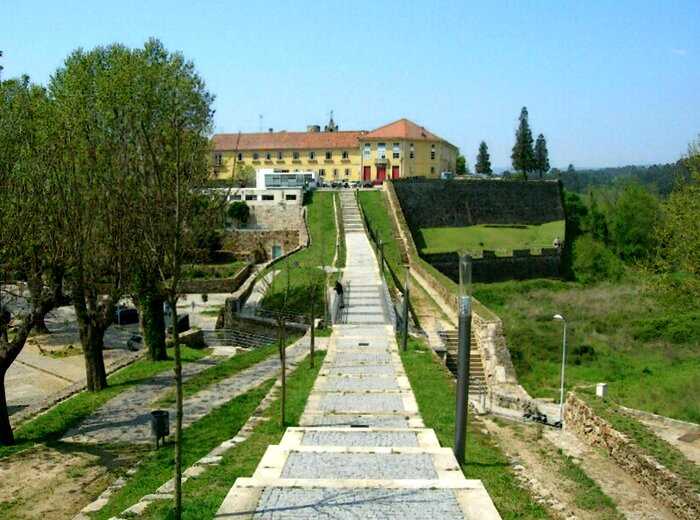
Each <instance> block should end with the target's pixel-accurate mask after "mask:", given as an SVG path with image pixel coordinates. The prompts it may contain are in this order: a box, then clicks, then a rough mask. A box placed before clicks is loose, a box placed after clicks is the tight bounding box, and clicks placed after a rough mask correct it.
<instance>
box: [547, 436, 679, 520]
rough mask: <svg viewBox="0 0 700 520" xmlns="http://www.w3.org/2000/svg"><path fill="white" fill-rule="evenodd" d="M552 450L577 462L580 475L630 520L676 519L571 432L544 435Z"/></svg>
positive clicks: (618, 468) (617, 468) (621, 471)
mask: <svg viewBox="0 0 700 520" xmlns="http://www.w3.org/2000/svg"><path fill="white" fill-rule="evenodd" d="M545 437H546V438H547V440H548V441H550V442H551V443H552V445H553V446H556V447H558V448H560V449H561V450H562V451H563V452H564V453H566V454H567V455H569V456H570V457H572V458H574V459H576V460H578V461H579V463H580V465H581V467H582V468H583V469H584V471H585V472H586V473H587V474H588V476H589V477H591V478H592V479H593V480H595V481H596V482H597V483H598V485H599V486H600V487H601V489H602V490H603V492H604V493H605V494H606V495H608V496H609V497H610V498H612V499H613V500H614V501H615V503H616V504H617V507H618V509H619V510H620V511H621V512H622V513H623V514H624V515H625V517H626V518H628V519H631V520H676V518H677V517H676V516H675V515H674V514H673V513H672V512H671V511H670V509H669V508H667V507H666V506H665V505H663V504H661V503H660V502H659V501H657V500H656V499H655V498H653V497H652V496H651V495H650V494H649V492H648V491H647V490H646V489H645V488H643V487H642V486H641V485H640V484H639V483H638V482H637V481H636V480H634V479H633V478H632V477H631V476H630V475H628V474H627V473H625V472H624V471H623V470H622V469H621V468H620V467H619V466H618V465H617V464H615V463H614V462H613V461H612V460H610V459H608V458H607V457H606V456H605V454H603V453H602V452H600V451H598V450H595V449H593V448H591V447H589V446H588V445H586V444H584V443H583V442H582V441H581V440H580V439H579V438H578V437H576V435H574V434H573V433H571V432H566V431H563V432H562V431H558V430H556V431H555V430H550V431H548V432H547V433H546V434H545Z"/></svg>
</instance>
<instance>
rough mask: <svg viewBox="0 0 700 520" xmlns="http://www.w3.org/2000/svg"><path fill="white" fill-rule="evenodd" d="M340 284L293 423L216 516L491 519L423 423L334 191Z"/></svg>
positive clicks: (353, 219) (370, 270) (354, 221)
mask: <svg viewBox="0 0 700 520" xmlns="http://www.w3.org/2000/svg"><path fill="white" fill-rule="evenodd" d="M341 198H342V207H343V220H344V224H345V231H346V236H345V238H346V244H347V255H348V256H347V267H346V269H345V270H344V276H343V283H344V284H345V286H346V287H349V290H348V291H347V292H346V295H347V306H346V307H347V308H346V312H345V313H344V315H343V317H342V322H343V323H341V324H336V325H334V327H333V334H332V335H331V338H330V343H329V347H328V353H327V355H326V358H325V360H324V363H323V366H322V368H321V371H320V373H319V377H318V378H317V380H316V383H315V386H314V388H313V391H312V393H311V395H310V396H309V399H308V402H307V405H306V408H305V410H304V414H303V416H302V418H301V421H300V424H301V426H300V427H298V428H288V429H287V431H286V433H285V435H284V437H283V439H282V441H281V443H280V444H279V445H275V446H269V447H268V449H267V451H266V453H265V455H264V456H263V459H262V460H261V461H260V464H259V465H258V468H257V469H256V471H255V473H254V474H253V476H252V477H251V478H239V479H237V480H236V482H235V483H232V484H233V487H232V488H231V490H230V491H229V493H228V495H227V497H226V499H225V500H224V502H223V503H222V505H221V507H220V509H219V511H218V513H217V515H216V518H218V519H230V518H254V519H270V520H272V519H312V518H314V519H316V518H334V519H343V518H403V519H426V518H440V519H458V518H470V519H471V518H474V519H476V518H478V519H487V520H488V519H495V518H500V516H499V515H498V512H497V511H496V509H495V507H494V506H493V503H492V501H491V499H490V497H489V495H488V493H487V492H486V490H485V488H484V486H483V484H482V483H481V481H478V480H467V479H465V478H464V475H463V474H462V471H461V469H460V468H459V466H458V464H457V461H456V460H455V458H454V455H453V453H452V451H451V449H449V448H442V447H440V444H439V442H438V440H437V438H436V436H435V433H434V432H433V430H431V429H428V428H425V427H424V424H423V420H422V418H421V416H420V414H419V412H418V407H417V404H416V401H415V398H414V396H413V392H412V390H411V387H410V384H409V382H408V378H407V377H406V374H405V372H404V370H403V366H402V364H401V359H400V357H399V353H398V347H397V343H396V340H395V336H394V327H393V325H392V309H391V306H390V305H389V302H388V293H387V290H386V286H385V285H384V283H383V281H382V279H381V277H380V274H379V270H378V268H377V262H376V258H375V255H374V252H373V250H372V248H371V245H370V243H369V240H368V239H367V236H366V234H365V232H364V229H363V227H362V223H361V218H360V215H359V210H358V208H357V205H356V202H355V198H354V194H353V193H352V192H346V193H343V194H342V195H341Z"/></svg>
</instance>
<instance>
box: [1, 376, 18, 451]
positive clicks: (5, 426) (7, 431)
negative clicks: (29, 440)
mask: <svg viewBox="0 0 700 520" xmlns="http://www.w3.org/2000/svg"><path fill="white" fill-rule="evenodd" d="M6 371H7V368H6V367H2V368H0V445H2V446H10V445H12V444H14V443H15V436H14V435H13V434H12V424H10V413H9V410H8V409H7V399H6V398H5V372H6Z"/></svg>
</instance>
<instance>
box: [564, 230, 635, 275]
mask: <svg viewBox="0 0 700 520" xmlns="http://www.w3.org/2000/svg"><path fill="white" fill-rule="evenodd" d="M573 267H574V274H575V275H576V279H577V280H578V281H580V282H582V283H586V284H588V283H593V282H598V281H601V280H612V281H617V280H619V279H620V278H621V277H622V275H623V273H624V266H623V264H622V261H621V260H620V259H619V258H618V257H617V256H616V255H615V253H613V252H612V251H610V249H608V248H607V247H605V245H604V244H603V243H601V242H598V241H597V240H595V239H593V237H591V236H590V235H584V236H582V237H579V238H577V239H576V242H574V263H573Z"/></svg>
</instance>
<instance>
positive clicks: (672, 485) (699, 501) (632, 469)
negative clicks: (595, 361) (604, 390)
mask: <svg viewBox="0 0 700 520" xmlns="http://www.w3.org/2000/svg"><path fill="white" fill-rule="evenodd" d="M564 425H565V428H566V429H567V430H571V431H573V432H575V433H576V434H577V435H579V436H580V437H581V438H582V439H584V440H585V441H586V442H587V443H588V444H590V445H591V446H594V447H600V448H603V449H604V450H605V451H606V452H607V453H608V455H609V456H610V458H611V459H613V460H614V461H615V463H616V464H617V465H618V466H620V467H621V468H622V469H623V470H624V471H625V472H626V473H628V474H629V475H630V476H632V477H633V478H634V479H635V480H636V481H637V482H639V483H640V484H641V485H642V486H644V487H645V488H646V489H647V490H648V492H649V493H650V494H651V495H653V496H654V497H655V498H657V499H658V500H660V501H662V502H663V503H664V504H666V505H668V506H669V507H670V508H671V509H672V510H673V512H674V513H675V514H676V515H677V516H678V518H683V519H688V520H690V519H697V518H700V496H699V495H698V493H697V492H696V491H695V490H694V489H693V487H692V486H691V485H690V484H689V483H688V482H686V480H685V479H682V478H681V477H679V476H678V475H676V474H675V473H673V472H672V471H670V470H669V469H668V468H666V467H665V466H663V465H661V464H660V463H659V462H658V461H657V460H656V459H654V458H653V457H651V456H649V455H648V454H646V453H645V451H644V450H643V449H642V448H640V447H639V446H638V445H637V444H636V443H634V442H633V441H632V440H631V439H630V438H629V437H627V436H626V435H625V434H623V433H621V432H620V431H618V430H616V429H615V428H613V427H612V425H611V424H610V423H609V422H608V421H606V420H605V419H603V418H602V417H600V416H598V415H597V414H596V413H595V412H594V411H593V409H592V408H591V407H590V406H588V404H586V402H585V401H583V400H582V399H581V398H579V397H578V396H576V395H575V394H574V393H570V394H569V395H568V397H567V399H566V405H565V408H564Z"/></svg>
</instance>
